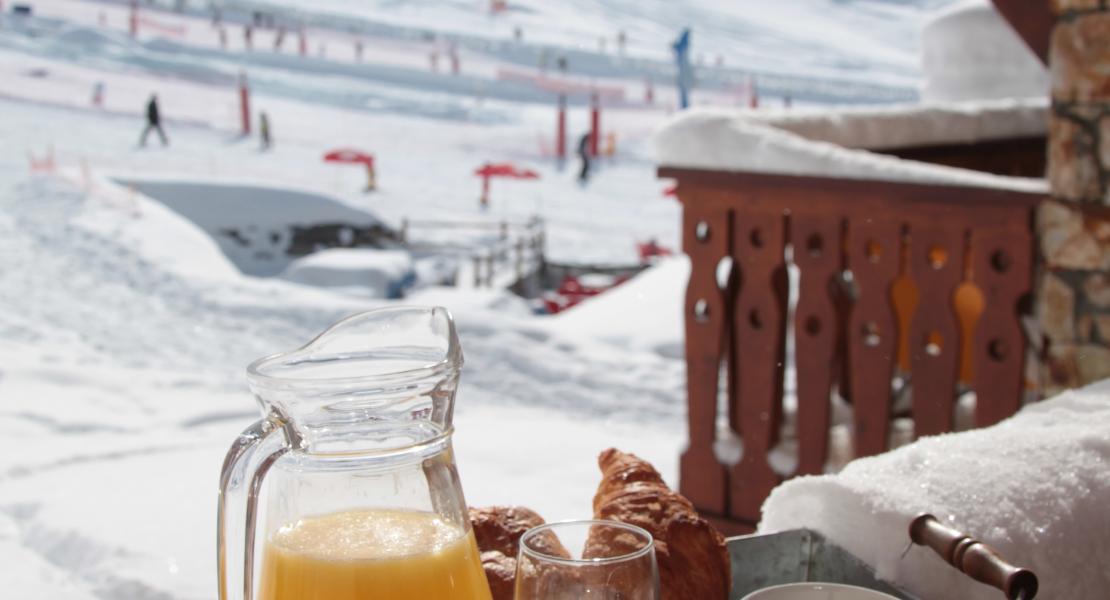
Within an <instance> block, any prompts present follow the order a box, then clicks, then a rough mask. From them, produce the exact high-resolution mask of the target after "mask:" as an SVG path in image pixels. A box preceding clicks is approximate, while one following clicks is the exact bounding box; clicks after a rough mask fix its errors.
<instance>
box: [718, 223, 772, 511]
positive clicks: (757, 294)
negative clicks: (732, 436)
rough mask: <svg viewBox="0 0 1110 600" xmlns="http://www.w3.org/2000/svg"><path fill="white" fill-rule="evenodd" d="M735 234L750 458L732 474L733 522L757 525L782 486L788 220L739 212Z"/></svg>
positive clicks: (737, 320)
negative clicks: (779, 459)
mask: <svg viewBox="0 0 1110 600" xmlns="http://www.w3.org/2000/svg"><path fill="white" fill-rule="evenodd" d="M732 231H733V237H732V242H733V243H732V256H733V260H734V261H736V265H737V267H738V268H739V270H740V287H739V293H738V295H737V298H736V305H735V306H736V309H735V310H734V311H733V319H732V320H733V336H734V339H735V353H734V356H732V360H733V361H735V364H736V377H737V379H738V384H739V390H738V393H737V396H736V399H735V400H737V401H738V405H737V404H734V405H733V406H732V407H731V409H732V411H733V412H736V413H738V414H739V421H740V432H739V433H740V437H741V438H743V441H744V454H743V457H742V458H741V460H740V462H739V463H738V464H736V465H735V466H734V467H733V468H732V475H731V477H730V486H731V488H730V496H729V497H730V516H731V517H733V518H736V519H742V520H745V521H749V522H752V523H755V522H758V521H759V509H760V506H761V505H762V504H763V500H764V499H765V498H766V497H767V494H769V493H770V492H771V489H773V488H774V487H775V486H776V485H778V483H779V481H780V478H779V476H778V475H777V474H776V473H775V472H774V471H773V470H772V469H771V466H770V464H769V463H768V462H767V454H768V452H769V451H770V449H771V447H772V445H773V444H774V441H775V439H776V437H777V429H778V426H779V421H778V419H777V415H778V414H779V413H780V406H781V403H782V379H781V373H782V368H781V365H780V357H781V356H782V348H783V343H784V342H785V340H784V339H783V338H784V336H783V322H784V319H785V317H786V315H785V311H784V310H783V308H782V306H783V298H781V297H780V295H779V284H778V281H777V279H776V278H777V277H780V272H781V270H782V269H783V267H784V257H783V252H784V248H785V234H786V232H785V218H784V217H783V215H782V214H781V213H778V212H741V211H740V210H736V211H735V212H734V213H733V227H732Z"/></svg>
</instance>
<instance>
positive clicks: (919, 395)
mask: <svg viewBox="0 0 1110 600" xmlns="http://www.w3.org/2000/svg"><path fill="white" fill-rule="evenodd" d="M659 175H660V176H661V177H668V178H674V179H676V180H677V182H678V197H679V199H680V201H681V202H682V204H683V207H684V217H683V249H684V251H685V252H686V253H687V254H688V255H689V257H690V260H691V265H692V268H691V273H690V281H689V284H688V288H687V294H686V304H685V310H686V318H685V320H686V361H687V369H688V411H689V412H688V415H689V446H688V448H687V449H686V451H685V452H684V454H683V455H682V457H681V461H680V488H681V490H682V493H683V494H685V495H686V496H687V497H688V498H690V499H691V500H692V501H693V502H694V504H695V505H697V507H698V508H699V509H700V510H701V511H702V512H703V513H705V514H706V515H707V516H709V517H711V518H715V519H716V520H717V521H718V523H720V524H721V525H722V526H723V527H724V528H725V529H726V530H728V531H730V532H741V531H744V530H746V529H750V527H752V526H754V524H755V523H757V522H758V521H759V511H760V507H761V505H762V503H763V500H764V499H765V498H766V496H767V494H768V493H769V492H770V491H771V489H772V488H774V487H775V486H776V485H778V484H779V483H780V482H781V481H782V480H783V479H785V478H788V477H792V476H795V475H802V474H812V473H821V472H824V470H825V468H826V464H827V461H828V448H829V439H830V426H831V417H830V406H831V403H832V400H831V399H832V396H833V394H834V393H836V394H838V395H839V396H840V397H842V398H844V399H845V400H846V401H847V402H848V403H849V404H850V406H851V412H852V418H851V431H852V443H853V446H854V448H853V450H854V456H866V455H871V454H876V453H880V452H883V451H885V450H887V449H888V440H889V435H890V424H891V418H892V414H891V410H892V402H893V396H894V394H893V392H892V390H893V386H892V382H893V381H894V378H895V376H896V374H902V375H908V377H906V379H908V380H909V381H910V384H909V386H910V388H909V391H910V394H911V395H912V407H911V409H910V415H909V416H910V417H911V418H912V420H913V429H914V435H915V436H922V435H932V434H938V433H943V432H946V431H951V430H953V427H954V414H955V402H956V398H957V395H958V391H959V390H972V391H974V392H975V397H976V401H975V412H974V415H975V425H976V426H985V425H989V424H992V423H995V422H997V421H999V420H1001V419H1003V418H1005V417H1006V416H1008V415H1010V414H1012V413H1014V412H1015V411H1016V410H1017V409H1018V408H1019V407H1020V405H1021V401H1022V397H1023V393H1024V391H1025V381H1024V361H1025V354H1026V346H1027V344H1026V340H1025V335H1024V333H1023V328H1022V325H1021V317H1022V314H1023V312H1024V311H1027V310H1028V308H1027V306H1028V304H1029V297H1030V295H1031V282H1032V273H1033V257H1034V235H1033V214H1034V208H1035V206H1036V205H1037V203H1038V202H1040V201H1041V200H1043V199H1044V196H1043V195H1042V194H1036V193H1028V192H1015V191H1007V190H999V189H990V188H978V187H958V186H946V185H926V184H917V183H896V182H886V181H862V180H846V179H831V178H821V177H802V176H785V175H768V174H754V173H735V172H719V171H704V170H695V169H675V168H662V169H660V170H659ZM789 262H792V263H793V265H794V266H795V267H796V268H797V278H796V285H793V286H792V285H791V284H790V278H789V277H788V270H789V264H788V263H789ZM792 288H793V289H794V292H793V293H794V294H796V297H794V298H791V297H790V296H791V293H792V292H791V289H792ZM791 314H792V315H793V323H792V327H788V323H787V319H788V317H789V316H790V315H791ZM788 331H790V332H792V334H793V337H794V339H793V345H792V347H793V349H794V350H793V360H794V362H795V365H796V394H797V398H796V400H797V404H796V406H797V410H796V413H795V414H794V428H793V431H794V435H795V436H796V438H797V439H796V444H797V446H796V447H797V463H796V464H797V466H796V468H795V469H794V470H793V472H790V473H781V472H778V471H776V470H775V469H774V468H772V465H771V463H770V462H769V460H768V458H769V453H770V452H771V451H772V449H773V448H774V447H775V446H776V444H777V443H778V442H779V441H780V435H781V431H782V425H783V421H784V404H783V394H784V365H785V364H786V363H787V356H786V351H787V347H788V344H787V333H788ZM722 369H723V370H722ZM722 372H724V373H726V376H724V377H723V378H722V376H721V373H722ZM722 379H724V380H725V381H726V382H727V383H726V388H727V389H726V390H720V389H719V385H720V384H719V381H721V380H722ZM722 391H724V392H725V393H724V394H721V392H722ZM722 396H723V398H725V399H727V400H725V401H720V402H719V398H720V397H722ZM719 406H721V408H720V409H719V408H718V407H719ZM725 412H727V415H726V414H723V413H725ZM726 417H727V419H726ZM726 420H727V423H728V426H729V427H730V428H731V429H732V430H733V432H734V433H735V434H737V435H738V436H739V437H740V439H741V440H742V453H741V457H740V459H739V461H738V462H735V463H734V464H730V463H727V462H725V461H722V460H721V459H720V458H719V457H718V455H719V452H718V451H716V450H715V446H718V445H719V444H718V442H719V440H718V433H719V432H720V431H721V430H722V427H721V425H722V424H723V423H724V422H725V421H726Z"/></svg>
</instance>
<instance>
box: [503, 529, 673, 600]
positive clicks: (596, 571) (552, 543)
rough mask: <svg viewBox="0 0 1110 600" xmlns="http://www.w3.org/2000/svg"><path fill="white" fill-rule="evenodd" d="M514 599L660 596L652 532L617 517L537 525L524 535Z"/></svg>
mask: <svg viewBox="0 0 1110 600" xmlns="http://www.w3.org/2000/svg"><path fill="white" fill-rule="evenodd" d="M576 549H580V550H576ZM514 598H515V600H659V573H658V571H657V569H656V565H655V544H654V542H653V541H652V539H651V534H650V533H648V532H647V531H645V530H643V529H641V528H639V527H636V526H635V525H628V524H626V523H619V522H617V521H600V520H583V521H565V522H562V523H548V524H546V525H540V526H538V527H533V528H532V529H529V530H528V531H527V532H525V533H524V535H523V536H521V538H520V554H519V555H518V556H517V567H516V589H515V593H514Z"/></svg>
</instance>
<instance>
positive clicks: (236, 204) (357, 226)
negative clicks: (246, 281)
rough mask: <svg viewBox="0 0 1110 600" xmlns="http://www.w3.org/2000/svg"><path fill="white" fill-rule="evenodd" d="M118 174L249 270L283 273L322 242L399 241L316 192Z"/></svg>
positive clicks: (364, 216)
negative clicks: (297, 259) (189, 224)
mask: <svg viewBox="0 0 1110 600" xmlns="http://www.w3.org/2000/svg"><path fill="white" fill-rule="evenodd" d="M117 179H119V180H121V181H122V182H123V183H124V184H126V185H128V186H133V187H134V188H135V189H136V190H138V191H140V192H142V193H143V194H145V195H147V196H149V197H151V198H154V199H157V200H158V201H159V202H162V203H163V204H165V205H166V206H168V207H170V208H171V209H173V210H174V211H176V212H178V213H180V214H182V215H183V216H185V217H186V218H188V219H189V220H190V221H192V222H194V223H196V224H197V225H198V226H200V227H201V228H202V229H204V230H205V231H206V232H208V234H209V235H211V236H212V237H213V238H214V239H215V240H216V242H217V243H218V244H219V246H220V248H221V249H222V250H223V251H224V253H225V254H226V255H227V256H228V257H229V258H230V259H231V260H232V262H234V263H235V265H236V266H238V267H239V269H240V270H241V271H243V273H246V274H248V275H256V276H263V277H266V276H273V275H277V274H279V273H281V272H282V271H283V270H284V269H286V268H287V267H288V266H289V265H290V263H291V262H292V261H293V260H294V259H295V258H296V257H297V256H302V255H305V254H308V253H310V252H312V251H315V250H317V249H319V248H327V247H332V246H350V245H352V244H355V243H359V244H360V245H361V244H370V245H379V244H383V243H385V244H388V245H395V244H394V243H393V242H392V239H391V237H392V236H391V234H390V233H389V231H388V230H387V229H386V228H385V226H384V225H383V224H382V223H381V221H379V220H378V219H377V217H375V216H373V215H371V214H370V213H368V212H365V211H361V210H357V209H354V208H351V207H349V206H347V205H346V204H344V203H342V202H340V201H339V200H336V199H334V198H329V197H327V196H325V195H322V194H319V193H315V192H309V191H301V190H297V189H290V188H284V187H276V186H272V185H255V184H247V183H241V182H211V181H210V182H202V181H196V180H180V179H176V180H175V179H136V178H133V177H127V178H122V177H120V178H117ZM319 266H320V265H316V267H317V268H318V267H319ZM306 276H307V275H306Z"/></svg>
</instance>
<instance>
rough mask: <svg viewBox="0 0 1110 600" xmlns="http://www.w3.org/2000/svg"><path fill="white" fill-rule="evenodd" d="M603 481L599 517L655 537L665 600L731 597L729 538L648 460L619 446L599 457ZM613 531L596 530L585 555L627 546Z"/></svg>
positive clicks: (596, 513)
mask: <svg viewBox="0 0 1110 600" xmlns="http://www.w3.org/2000/svg"><path fill="white" fill-rule="evenodd" d="M598 466H600V467H601V473H602V476H601V484H600V485H599V486H598V489H597V494H596V495H595V496H594V518H595V519H610V520H614V521H621V522H623V523H628V524H631V525H636V526H639V527H642V528H644V529H646V530H647V531H648V532H649V533H651V535H652V537H653V538H654V539H655V557H656V561H657V563H658V565H659V586H660V592H661V597H662V600H690V599H693V598H697V599H698V600H727V598H728V592H729V587H730V586H731V583H732V581H731V575H730V570H729V558H728V550H727V548H726V547H725V539H724V537H723V536H722V535H721V534H720V532H718V531H717V530H716V529H715V528H714V527H713V526H712V525H710V524H709V522H708V521H706V520H705V519H702V518H701V517H700V516H698V512H697V510H696V509H695V508H694V505H693V504H691V503H690V501H689V500H687V499H686V498H685V497H683V496H682V495H681V494H679V493H677V492H675V491H673V490H671V489H670V488H668V487H667V484H666V483H664V482H663V478H662V476H660V475H659V472H658V471H656V470H655V468H654V467H652V466H651V464H650V463H648V462H647V461H645V460H643V459H641V458H639V457H637V456H636V455H634V454H626V453H624V452H621V451H619V450H617V449H615V448H610V449H608V450H605V451H604V452H602V453H601V455H600V456H598ZM611 531H612V530H598V531H596V532H591V535H590V537H589V538H588V539H587V541H586V552H585V553H584V554H585V555H586V556H601V555H604V554H606V553H610V554H609V555H612V554H611V553H612V552H614V551H617V552H620V551H621V550H622V549H623V550H628V549H629V548H626V547H625V546H626V545H627V542H626V541H624V540H622V539H620V536H616V535H613V534H612V533H611Z"/></svg>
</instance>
